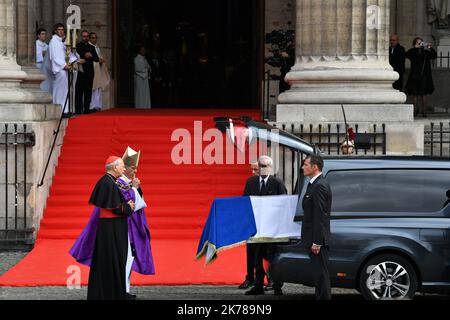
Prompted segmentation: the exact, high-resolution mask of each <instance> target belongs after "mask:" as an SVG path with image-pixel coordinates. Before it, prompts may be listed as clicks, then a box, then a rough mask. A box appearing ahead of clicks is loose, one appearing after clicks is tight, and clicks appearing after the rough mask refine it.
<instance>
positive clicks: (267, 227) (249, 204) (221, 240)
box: [197, 196, 300, 264]
mask: <svg viewBox="0 0 450 320" xmlns="http://www.w3.org/2000/svg"><path fill="white" fill-rule="evenodd" d="M297 203H298V196H271V197H267V196H266V197H237V198H224V199H216V200H215V201H214V203H213V204H212V206H211V210H210V213H209V217H208V220H207V222H206V224H205V227H204V229H203V234H202V237H201V239H200V243H199V246H198V250H197V259H200V258H202V257H203V256H206V264H209V263H211V262H213V261H214V260H215V259H216V258H217V256H218V254H219V253H220V252H221V251H223V250H227V249H231V248H234V247H237V246H239V245H243V244H245V243H247V242H286V241H289V239H298V238H300V226H299V225H298V224H297V223H295V222H294V217H295V212H296V207H297Z"/></svg>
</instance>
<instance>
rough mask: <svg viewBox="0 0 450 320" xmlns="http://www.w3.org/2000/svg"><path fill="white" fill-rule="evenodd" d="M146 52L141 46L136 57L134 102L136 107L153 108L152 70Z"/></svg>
mask: <svg viewBox="0 0 450 320" xmlns="http://www.w3.org/2000/svg"><path fill="white" fill-rule="evenodd" d="M145 54H146V49H145V47H140V48H139V51H138V54H137V56H136V58H135V59H134V103H135V106H136V109H151V107H152V103H151V97H150V85H149V80H150V75H151V72H152V70H151V67H150V64H149V63H148V61H147V59H146V58H145Z"/></svg>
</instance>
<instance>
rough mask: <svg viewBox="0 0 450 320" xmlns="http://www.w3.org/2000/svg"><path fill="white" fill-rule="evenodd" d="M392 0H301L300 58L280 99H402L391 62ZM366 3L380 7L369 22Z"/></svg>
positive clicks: (285, 101)
mask: <svg viewBox="0 0 450 320" xmlns="http://www.w3.org/2000/svg"><path fill="white" fill-rule="evenodd" d="M389 2H390V1H389V0H372V1H366V0H356V1H351V0H315V1H310V0H297V33H298V37H297V63H296V65H295V66H294V68H293V69H292V72H291V73H289V74H288V75H287V78H286V80H287V81H288V82H289V83H290V84H291V85H292V87H293V88H292V90H290V91H288V92H286V93H284V94H282V95H281V96H280V98H279V101H280V103H282V104H291V103H304V104H329V103H331V104H334V103H349V104H380V103H381V104H401V103H404V102H405V101H406V97H405V95H404V94H403V93H401V92H399V91H397V90H394V89H393V88H392V83H393V82H394V81H396V80H397V79H398V74H397V73H395V72H394V71H393V70H392V68H391V66H390V65H389V57H388V47H389V23H390V16H389V11H390V3H389ZM368 5H377V6H378V7H379V10H380V15H379V19H380V21H379V23H380V25H379V28H378V29H369V28H368V27H367V20H368V19H369V17H368V15H367V7H368Z"/></svg>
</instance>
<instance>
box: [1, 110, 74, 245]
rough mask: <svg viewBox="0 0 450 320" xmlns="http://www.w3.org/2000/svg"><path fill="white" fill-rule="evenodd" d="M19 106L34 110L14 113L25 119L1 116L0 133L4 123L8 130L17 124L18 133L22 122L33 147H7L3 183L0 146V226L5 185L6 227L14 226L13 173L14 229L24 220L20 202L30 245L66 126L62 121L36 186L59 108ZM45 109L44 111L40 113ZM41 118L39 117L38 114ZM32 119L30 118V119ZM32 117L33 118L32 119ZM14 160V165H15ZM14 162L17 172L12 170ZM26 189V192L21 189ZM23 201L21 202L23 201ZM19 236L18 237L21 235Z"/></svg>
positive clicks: (2, 160)
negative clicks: (30, 137)
mask: <svg viewBox="0 0 450 320" xmlns="http://www.w3.org/2000/svg"><path fill="white" fill-rule="evenodd" d="M16 107H20V108H22V109H35V111H34V112H33V111H30V112H28V114H29V119H28V121H27V120H25V119H26V118H27V116H26V115H24V113H23V112H17V113H16V114H18V115H20V116H21V118H23V119H24V120H25V121H18V120H12V119H11V120H10V121H5V120H6V119H5V118H7V117H6V116H5V117H3V116H2V120H1V121H0V128H1V130H0V132H3V131H4V128H5V124H6V123H8V125H9V128H10V130H9V132H11V128H13V124H15V123H16V124H18V128H19V130H18V131H19V132H20V131H22V130H21V129H22V128H23V124H26V125H27V132H33V133H34V135H35V146H33V147H31V146H28V147H26V148H24V146H23V145H19V146H18V148H17V154H16V150H15V147H14V146H9V147H8V181H7V183H6V170H5V169H6V161H5V147H4V145H3V146H2V148H1V149H0V167H1V168H2V170H0V229H4V228H5V226H6V224H5V213H6V210H5V208H6V204H5V201H6V197H5V196H6V192H5V190H6V188H8V193H9V194H8V200H7V203H8V218H9V219H8V226H9V228H10V229H14V228H15V210H16V207H15V203H16V201H15V192H16V188H15V180H16V179H15V175H16V172H17V191H18V194H17V203H18V207H17V212H18V219H17V220H18V229H22V228H23V227H24V225H25V223H24V219H25V216H24V205H25V204H26V227H27V229H30V228H33V229H34V233H31V234H28V241H29V242H28V244H32V243H33V242H34V239H35V238H36V234H37V231H38V230H39V227H40V222H41V219H42V217H43V214H44V210H45V207H46V203H47V198H48V195H49V192H50V187H51V184H52V180H53V177H54V174H55V169H56V167H57V163H58V158H59V155H60V151H61V146H62V144H63V140H64V135H65V130H66V127H67V121H66V120H65V121H64V122H63V123H62V126H61V131H60V134H59V137H58V140H57V143H56V147H55V150H54V152H53V155H52V158H51V161H50V165H49V168H48V171H47V174H46V175H45V178H44V183H43V185H42V186H39V183H40V182H41V179H42V174H43V171H44V166H45V164H46V162H47V158H48V155H49V154H50V150H51V146H52V143H53V138H54V132H55V130H56V129H57V127H58V122H59V116H58V115H59V110H60V108H59V107H56V106H53V105H48V106H43V105H34V106H31V105H30V106H16ZM0 108H2V109H0V111H1V114H2V115H5V114H6V111H7V110H6V107H5V106H0ZM42 110H46V111H47V112H41V111H42ZM39 115H40V116H41V117H40V116H39ZM33 118H34V119H33ZM33 120H34V121H33ZM24 152H26V163H25V162H24V159H25V158H24ZM16 159H17V164H16ZM16 165H17V171H16ZM24 171H26V189H25V188H24V185H25V179H24V177H25V173H24ZM25 190H26V192H25ZM24 202H25V203H24ZM21 238H22V236H21Z"/></svg>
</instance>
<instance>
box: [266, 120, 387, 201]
mask: <svg viewBox="0 0 450 320" xmlns="http://www.w3.org/2000/svg"><path fill="white" fill-rule="evenodd" d="M274 127H275V128H277V126H276V125H274ZM350 127H352V128H354V130H355V133H356V139H355V154H354V155H358V156H369V155H386V153H387V136H386V125H385V124H382V125H376V124H373V125H370V126H369V128H370V130H369V131H370V132H361V130H360V128H361V125H358V124H351V125H350ZM366 127H367V126H366ZM278 129H281V130H283V131H287V132H289V133H292V134H294V135H296V136H298V137H299V138H301V139H303V140H304V141H305V142H308V143H310V144H314V145H315V146H317V147H318V148H319V149H320V150H321V151H322V153H323V154H325V155H327V156H345V155H343V154H342V150H341V145H342V143H343V142H344V141H345V139H346V137H347V130H346V127H345V125H340V124H334V125H331V124H328V125H317V126H314V125H304V124H293V123H290V124H281V125H280V124H278ZM271 156H272V157H273V158H274V160H275V161H274V162H275V168H274V169H275V172H277V174H276V175H277V177H279V178H280V179H282V180H283V181H284V182H285V184H286V187H287V188H288V190H289V191H290V192H292V193H296V189H297V179H298V173H299V172H300V167H301V164H302V161H303V159H304V158H305V155H304V154H297V153H296V152H294V151H293V150H291V149H289V148H286V147H280V148H278V151H277V154H271Z"/></svg>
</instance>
